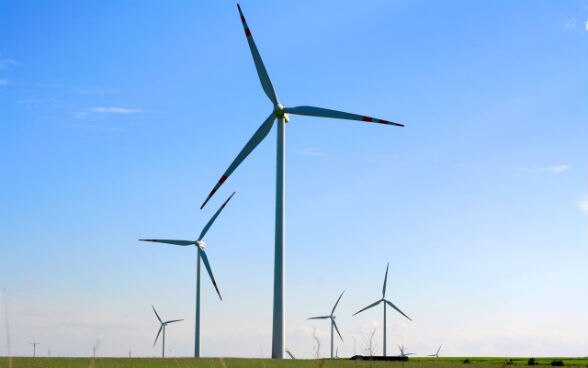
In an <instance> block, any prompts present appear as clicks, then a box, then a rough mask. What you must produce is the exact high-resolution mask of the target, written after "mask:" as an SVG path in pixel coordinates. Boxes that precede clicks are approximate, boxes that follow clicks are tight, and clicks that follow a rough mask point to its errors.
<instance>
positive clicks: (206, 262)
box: [198, 247, 223, 300]
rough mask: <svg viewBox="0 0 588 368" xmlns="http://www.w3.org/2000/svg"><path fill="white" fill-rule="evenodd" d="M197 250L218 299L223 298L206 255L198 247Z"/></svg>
mask: <svg viewBox="0 0 588 368" xmlns="http://www.w3.org/2000/svg"><path fill="white" fill-rule="evenodd" d="M198 252H200V257H202V262H204V266H205V267H206V271H208V276H210V281H212V285H213V286H214V288H215V290H216V293H217V294H218V297H219V298H220V300H223V297H222V296H221V293H220V291H219V290H218V286H216V281H215V280H214V275H213V274H212V269H211V268H210V263H208V257H207V256H206V252H205V251H203V250H202V249H200V247H199V248H198Z"/></svg>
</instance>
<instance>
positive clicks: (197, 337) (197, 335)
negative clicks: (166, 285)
mask: <svg viewBox="0 0 588 368" xmlns="http://www.w3.org/2000/svg"><path fill="white" fill-rule="evenodd" d="M234 195H235V192H233V194H231V195H230V196H229V198H227V200H226V201H225V202H224V203H223V204H222V206H220V208H219V209H218V210H217V211H216V213H215V214H214V215H213V216H212V218H211V219H210V220H209V221H208V223H207V224H206V226H204V229H202V231H201V232H200V236H198V240H170V239H139V240H140V241H147V242H155V243H166V244H174V245H180V246H188V245H196V249H198V258H197V261H196V264H197V266H196V318H195V320H196V324H195V326H194V357H195V358H199V357H200V259H202V261H203V262H204V266H205V267H206V271H207V272H208V275H209V276H210V281H212V285H213V286H214V288H215V290H216V292H217V294H218V297H219V298H220V300H223V298H222V296H221V294H220V291H219V290H218V287H217V286H216V281H215V280H214V276H213V275H212V269H211V268H210V263H209V262H208V257H207V256H206V252H205V251H204V248H205V247H206V243H205V242H204V241H203V240H202V239H204V235H206V233H207V232H208V230H209V229H210V227H211V226H212V224H213V223H214V221H215V220H216V218H217V217H218V215H219V214H220V213H221V211H222V210H223V208H225V206H226V205H227V203H229V201H230V200H231V198H233V196H234Z"/></svg>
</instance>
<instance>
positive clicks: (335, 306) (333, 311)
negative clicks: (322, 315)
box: [331, 290, 345, 315]
mask: <svg viewBox="0 0 588 368" xmlns="http://www.w3.org/2000/svg"><path fill="white" fill-rule="evenodd" d="M344 292H345V290H343V293H344ZM343 293H341V295H339V299H337V302H336V303H335V305H334V306H333V310H332V311H331V315H332V314H333V313H335V308H337V304H339V300H341V297H342V296H343Z"/></svg>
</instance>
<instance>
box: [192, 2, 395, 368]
mask: <svg viewBox="0 0 588 368" xmlns="http://www.w3.org/2000/svg"><path fill="white" fill-rule="evenodd" d="M237 8H238V9H239V15H240V16H241V22H242V23H243V29H244V30H245V36H246V37H247V42H248V44H249V49H250V51H251V55H252V57H253V62H254V64H255V69H256V70H257V75H258V77H259V80H260V82H261V87H262V88H263V91H264V92H265V94H266V95H267V97H268V98H269V99H270V101H271V102H272V104H273V109H272V112H271V113H270V114H269V116H268V117H267V118H266V119H265V121H264V122H263V123H262V124H261V126H260V127H259V128H258V129H257V130H256V131H255V133H254V134H253V136H252V137H251V138H250V139H249V141H247V143H246V144H245V146H244V147H243V148H242V149H241V151H240V152H239V154H238V155H237V157H236V158H235V159H234V160H233V162H232V163H231V165H229V167H228V168H227V170H226V171H225V172H224V173H223V175H222V176H221V177H220V179H219V180H218V182H217V183H216V185H215V186H214V187H213V188H212V190H211V191H210V194H208V197H207V198H206V200H205V201H204V203H202V206H200V208H201V209H202V208H203V207H204V206H205V205H206V203H207V202H208V201H209V200H210V198H211V197H212V196H213V195H214V193H216V192H217V190H218V189H219V188H220V186H221V185H222V184H223V183H224V182H225V181H226V180H227V178H228V177H229V176H230V175H231V173H232V172H233V171H235V169H236V168H237V167H238V166H239V165H240V164H241V162H243V160H245V158H246V157H247V156H248V155H249V154H250V153H251V152H252V151H253V150H254V149H255V147H257V145H258V144H259V143H260V142H261V141H262V140H263V139H264V138H265V137H266V136H267V135H268V134H269V132H270V130H271V128H272V126H273V125H274V121H276V120H277V154H276V223H275V246H274V297H273V304H274V306H273V322H272V358H278V359H282V358H283V357H284V230H285V227H284V216H285V196H284V181H285V152H284V144H285V139H286V131H285V127H286V122H288V121H289V119H290V118H289V115H288V114H293V115H305V116H316V117H323V118H335V119H346V120H358V121H363V122H368V123H379V124H387V125H395V126H400V127H402V126H404V125H403V124H399V123H394V122H391V121H388V120H383V119H377V118H373V117H370V116H366V115H357V114H350V113H347V112H341V111H336V110H330V109H324V108H320V107H314V106H297V107H285V106H284V105H282V104H281V103H280V101H279V100H278V95H277V94H276V91H275V90H274V87H273V85H272V82H271V80H270V78H269V75H268V73H267V70H266V69H265V66H264V64H263V61H262V59H261V55H260V54H259V51H258V50H257V46H256V45H255V41H254V40H253V36H252V35H251V30H250V28H249V26H248V25H247V22H246V21H245V17H244V16H243V12H242V11H241V7H240V6H239V4H237Z"/></svg>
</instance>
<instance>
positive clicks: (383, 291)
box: [382, 263, 390, 298]
mask: <svg viewBox="0 0 588 368" xmlns="http://www.w3.org/2000/svg"><path fill="white" fill-rule="evenodd" d="M388 267H390V263H388V264H387V265H386V276H384V286H383V287H382V298H385V297H386V282H387V281H388Z"/></svg>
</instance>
